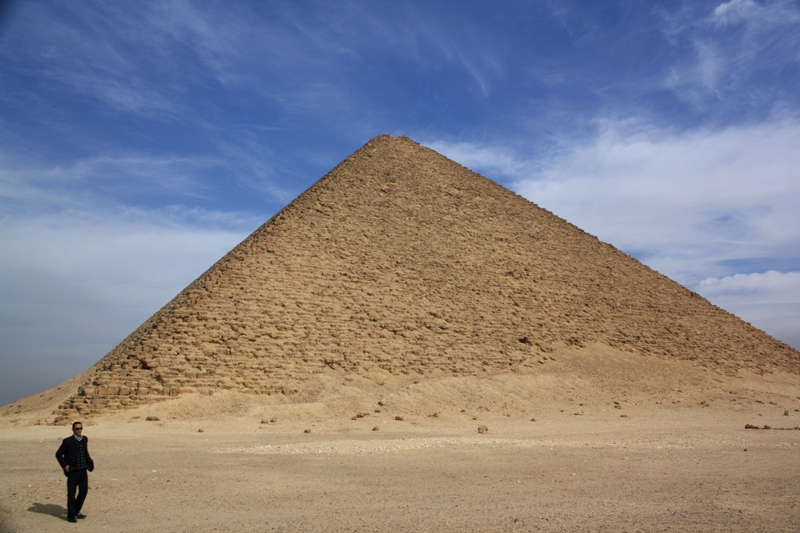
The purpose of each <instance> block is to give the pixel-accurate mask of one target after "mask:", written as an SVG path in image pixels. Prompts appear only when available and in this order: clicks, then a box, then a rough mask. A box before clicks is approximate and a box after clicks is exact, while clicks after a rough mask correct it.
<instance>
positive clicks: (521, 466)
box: [0, 406, 800, 532]
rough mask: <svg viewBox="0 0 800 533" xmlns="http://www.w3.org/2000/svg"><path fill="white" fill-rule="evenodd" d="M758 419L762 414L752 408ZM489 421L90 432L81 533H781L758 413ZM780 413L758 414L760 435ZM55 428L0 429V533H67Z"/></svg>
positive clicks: (793, 497)
mask: <svg viewBox="0 0 800 533" xmlns="http://www.w3.org/2000/svg"><path fill="white" fill-rule="evenodd" d="M758 410H762V411H763V408H760V406H759V409H758ZM627 413H628V417H626V418H619V419H617V420H611V419H609V418H605V419H600V418H599V417H588V416H586V417H582V416H574V415H573V414H571V413H563V414H560V416H556V415H553V416H550V417H547V418H546V419H543V420H537V421H536V422H531V421H530V420H525V419H522V418H519V417H517V418H508V417H502V416H497V417H495V418H491V417H489V418H486V419H484V420H482V422H484V423H485V424H486V425H488V426H489V433H487V434H485V435H479V434H478V433H477V431H476V423H474V422H473V421H471V420H470V421H469V422H463V423H455V422H449V423H446V424H443V425H442V427H441V428H433V427H410V426H406V427H404V426H401V425H398V426H395V427H387V428H385V429H383V428H382V429H381V430H380V431H377V432H372V431H370V430H369V428H368V427H367V426H366V425H362V426H363V427H362V426H359V427H358V428H357V429H354V430H352V431H344V430H342V429H341V428H339V429H336V430H335V431H334V430H331V431H329V432H325V430H324V428H323V429H322V430H321V431H320V432H318V431H317V430H315V431H314V433H311V434H304V433H303V432H302V427H301V426H297V427H292V428H288V427H284V428H282V429H281V431H276V430H274V429H271V428H266V429H263V428H262V427H258V424H256V423H254V422H253V421H252V420H242V419H227V420H217V421H216V422H209V421H206V423H205V424H204V426H205V427H204V428H203V429H204V431H203V432H202V433H200V432H198V431H197V429H198V428H197V427H196V426H197V425H198V423H197V422H190V421H177V420H175V421H170V422H167V423H163V424H162V425H157V424H154V423H148V422H145V421H143V420H141V419H139V420H134V421H129V422H127V423H122V422H119V421H99V422H97V423H95V424H93V425H90V426H88V427H87V432H86V433H87V435H88V436H89V437H90V438H91V452H92V455H93V457H94V458H95V461H96V463H97V465H98V467H97V470H96V471H95V472H94V473H93V474H92V475H91V490H90V494H89V498H88V500H87V503H86V505H85V508H84V511H85V513H86V514H87V515H89V518H87V519H86V520H84V521H83V522H82V523H81V525H80V526H79V527H80V528H81V530H82V531H90V532H91V531H125V532H138V531H142V532H144V531H147V532H152V531H176V532H178V531H187V532H188V531H264V532H269V531H387V530H394V531H720V532H721V531H726V532H728V531H787V532H788V531H797V530H798V529H799V528H800V505H799V504H798V502H799V501H800V431H794V430H791V431H780V430H774V429H773V430H758V431H756V430H745V429H744V424H743V421H746V420H748V419H753V420H755V419H756V418H757V417H758V413H756V412H755V411H753V412H752V413H750V412H742V411H738V412H733V411H711V410H708V409H702V408H700V409H684V410H681V411H677V410H668V409H656V408H652V407H651V408H640V409H629V410H627ZM792 414H793V416H789V417H782V416H773V417H771V418H766V417H761V418H758V421H759V422H760V423H765V424H771V425H773V427H781V425H783V426H789V425H792V421H795V418H796V413H792ZM65 434H68V431H67V430H66V428H54V427H26V428H16V429H3V430H0V477H1V478H2V479H3V481H2V484H1V485H0V486H1V487H2V488H1V489H0V512H1V513H2V514H0V530H2V531H9V532H11V531H14V532H41V531H61V530H65V531H68V530H72V529H75V528H76V526H75V525H73V524H69V523H67V522H66V520H65V514H66V510H65V508H64V506H65V501H64V499H65V496H64V494H63V493H64V479H63V477H62V476H61V475H60V474H59V472H58V470H57V465H56V462H55V459H54V458H53V453H54V451H55V449H56V447H57V445H58V440H59V439H60V438H62V437H63V436H64V435H65Z"/></svg>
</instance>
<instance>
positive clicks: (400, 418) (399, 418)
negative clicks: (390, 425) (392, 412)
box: [394, 415, 404, 422]
mask: <svg viewBox="0 0 800 533" xmlns="http://www.w3.org/2000/svg"><path fill="white" fill-rule="evenodd" d="M394 419H395V420H399V421H401V422H402V421H403V420H404V418H403V417H402V416H400V415H397V416H396V417H394Z"/></svg>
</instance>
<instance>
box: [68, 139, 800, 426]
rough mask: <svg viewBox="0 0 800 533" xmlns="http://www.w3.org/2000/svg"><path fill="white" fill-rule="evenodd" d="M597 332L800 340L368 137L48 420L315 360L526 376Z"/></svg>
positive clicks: (778, 355) (774, 361) (280, 377)
mask: <svg viewBox="0 0 800 533" xmlns="http://www.w3.org/2000/svg"><path fill="white" fill-rule="evenodd" d="M597 343H600V344H604V345H608V346H611V347H615V348H617V349H621V350H625V351H630V352H638V353H641V354H644V355H650V356H655V357H662V358H678V359H688V360H693V361H695V362H696V363H697V364H698V365H701V366H703V367H712V368H716V369H718V370H720V371H723V372H735V371H737V370H738V369H741V368H747V369H751V370H754V371H756V372H765V371H771V370H782V371H788V372H792V373H800V353H799V352H798V351H796V350H794V349H793V348H791V347H789V346H788V345H786V344H783V343H781V342H779V341H777V340H775V339H773V338H772V337H770V336H768V335H767V334H765V333H763V332H762V331H760V330H758V329H756V328H754V327H752V326H750V325H749V324H747V323H745V322H743V321H742V320H740V319H738V318H736V317H735V316H733V315H731V314H729V313H727V312H725V311H724V310H722V309H720V308H718V307H715V306H713V305H712V304H710V303H709V302H708V301H706V300H704V299H703V298H701V297H700V296H698V295H697V294H695V293H693V292H691V291H689V290H687V289H686V288H684V287H682V286H681V285H679V284H677V283H675V282H673V281H671V280H669V279H668V278H666V277H664V276H662V275H660V274H658V273H657V272H655V271H653V270H651V269H649V268H648V267H646V266H644V265H642V264H641V263H639V262H638V261H636V260H635V259H633V258H632V257H629V256H627V255H625V254H624V253H622V252H620V251H619V250H617V249H615V248H614V247H612V246H610V245H608V244H605V243H603V242H600V241H599V240H598V239H597V238H595V237H593V236H591V235H588V234H586V233H585V232H583V231H581V230H580V229H578V228H577V227H575V226H573V225H571V224H569V223H567V222H565V221H564V220H562V219H560V218H558V217H556V216H555V215H553V214H551V213H549V212H548V211H545V210H544V209H541V208H539V207H537V206H536V205H534V204H532V203H530V202H529V201H527V200H525V199H524V198H522V197H520V196H517V195H516V194H514V193H513V192H511V191H509V190H507V189H505V188H503V187H501V186H500V185H498V184H496V183H494V182H492V181H490V180H488V179H486V178H484V177H482V176H480V175H478V174H476V173H474V172H472V171H470V170H469V169H467V168H465V167H463V166H461V165H459V164H457V163H455V162H453V161H450V160H449V159H447V158H445V157H443V156H442V155H440V154H438V153H436V152H434V151H432V150H430V149H427V148H425V147H423V146H420V145H419V144H417V143H415V142H413V141H412V140H410V139H408V138H405V137H399V138H395V137H391V136H388V135H382V136H379V137H376V138H375V139H372V140H371V141H369V142H368V143H367V144H365V145H364V146H363V147H362V148H360V149H359V150H358V151H356V152H355V153H354V154H353V155H351V156H350V157H348V158H347V159H346V160H345V161H343V162H342V163H341V164H339V165H338V166H337V167H336V168H334V169H333V170H332V171H330V172H329V173H328V174H327V175H326V176H324V177H323V178H322V179H320V180H319V181H318V182H317V183H315V184H314V185H313V186H311V187H310V188H309V189H308V190H306V191H305V192H304V193H303V194H301V195H300V196H299V197H297V198H296V199H295V200H294V201H293V202H292V203H291V204H289V205H288V206H286V207H285V208H284V209H283V210H281V211H280V212H279V213H277V214H276V215H275V216H274V217H272V219H270V220H269V221H268V222H267V223H266V224H264V225H263V226H261V227H260V228H259V229H258V230H256V231H255V232H254V233H253V234H252V235H250V236H249V237H248V238H247V239H245V240H244V241H243V242H242V243H241V244H239V245H238V246H236V248H234V249H233V250H232V251H231V252H230V253H228V254H227V255H226V256H225V257H223V258H222V259H221V260H220V261H219V262H217V263H216V264H215V265H214V266H212V267H211V268H210V269H209V270H208V271H206V272H205V273H204V274H203V275H202V276H200V277H199V278H198V279H197V280H195V281H194V282H193V283H192V284H191V285H189V286H188V287H187V288H186V289H184V290H183V291H182V292H181V293H180V294H178V295H177V296H176V297H175V298H174V299H173V300H172V301H171V302H169V303H168V304H167V305H165V306H164V307H163V308H162V309H161V310H160V311H158V312H157V313H156V314H155V315H153V316H152V317H151V318H150V319H149V320H147V321H146V322H145V323H144V324H142V325H141V326H140V327H139V328H138V329H137V330H136V331H134V332H133V333H132V334H131V335H130V336H128V338H126V339H125V340H124V341H122V342H121V343H120V344H119V345H118V346H117V347H116V348H114V349H113V350H111V352H109V353H108V354H107V355H106V356H105V357H103V358H102V359H101V360H100V361H99V362H98V363H97V364H96V365H95V366H94V367H93V368H92V369H90V371H88V372H87V373H86V374H85V376H86V377H85V379H84V382H83V383H82V385H81V386H79V387H78V388H77V390H75V393H74V394H73V395H72V396H71V397H69V399H68V400H66V402H64V403H63V404H62V405H60V406H59V408H58V409H57V410H56V411H55V413H54V414H55V415H56V422H58V421H59V420H65V419H67V418H70V419H71V418H72V417H73V416H74V415H78V414H79V415H80V416H87V415H92V414H97V413H103V412H107V411H109V410H114V409H121V408H125V407H130V406H136V405H140V404H142V403H148V402H153V401H158V400H164V399H167V398H171V397H175V396H179V395H183V394H187V393H200V394H206V395H207V394H212V393H213V392H214V391H215V390H219V389H236V390H240V391H244V392H248V393H252V394H292V393H294V392H297V391H302V389H303V387H304V383H305V382H307V381H308V380H309V379H313V377H314V375H315V374H317V373H320V372H324V371H327V370H326V369H331V368H332V369H343V370H344V371H346V372H354V373H364V372H369V371H370V370H374V369H376V368H380V369H383V370H385V371H388V372H391V373H395V374H396V373H414V374H418V375H419V376H422V377H424V376H426V375H431V374H432V373H433V374H436V375H443V374H444V375H456V376H458V375H473V374H474V375H485V374H486V373H502V372H535V371H536V368H537V363H540V362H546V361H547V355H546V354H548V353H549V352H550V351H551V350H553V348H554V347H563V346H578V347H580V346H587V347H588V346H590V345H593V344H597Z"/></svg>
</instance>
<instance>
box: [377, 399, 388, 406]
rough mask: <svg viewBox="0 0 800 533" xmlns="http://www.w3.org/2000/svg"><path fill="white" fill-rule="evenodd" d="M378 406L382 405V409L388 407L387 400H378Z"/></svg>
mask: <svg viewBox="0 0 800 533" xmlns="http://www.w3.org/2000/svg"><path fill="white" fill-rule="evenodd" d="M378 405H380V406H381V407H383V406H384V405H386V398H381V399H380V400H378Z"/></svg>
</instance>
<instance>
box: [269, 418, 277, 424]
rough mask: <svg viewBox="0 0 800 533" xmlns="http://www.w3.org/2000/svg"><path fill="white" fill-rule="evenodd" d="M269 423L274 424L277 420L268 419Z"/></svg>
mask: <svg viewBox="0 0 800 533" xmlns="http://www.w3.org/2000/svg"><path fill="white" fill-rule="evenodd" d="M269 421H270V423H272V424H274V423H275V422H277V421H278V419H277V418H270V419H269Z"/></svg>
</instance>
